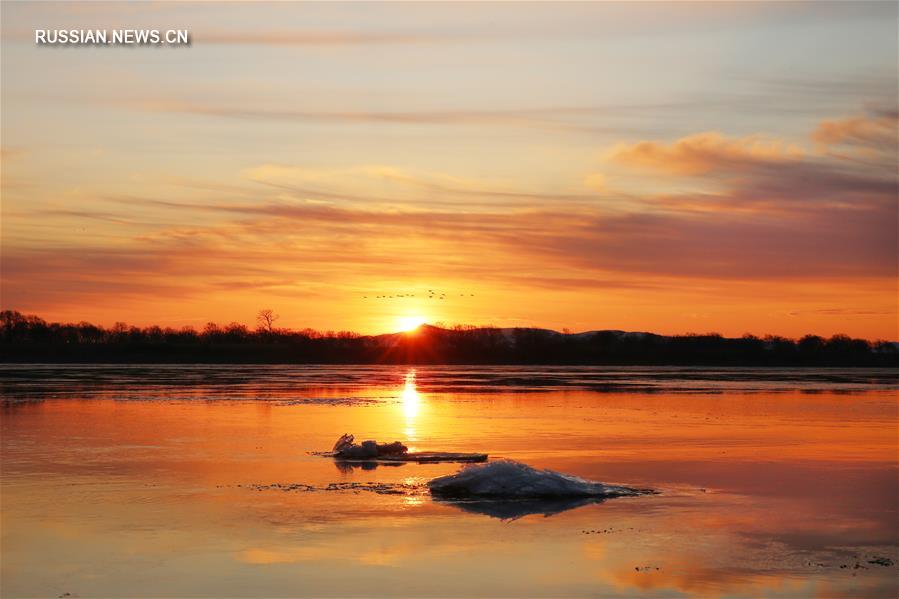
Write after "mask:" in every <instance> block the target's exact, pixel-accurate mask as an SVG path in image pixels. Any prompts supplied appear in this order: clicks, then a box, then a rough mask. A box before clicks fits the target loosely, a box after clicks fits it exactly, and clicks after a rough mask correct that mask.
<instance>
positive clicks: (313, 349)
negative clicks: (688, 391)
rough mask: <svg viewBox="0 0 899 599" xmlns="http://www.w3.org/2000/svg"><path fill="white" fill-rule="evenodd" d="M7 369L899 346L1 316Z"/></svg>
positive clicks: (839, 361) (776, 357)
mask: <svg viewBox="0 0 899 599" xmlns="http://www.w3.org/2000/svg"><path fill="white" fill-rule="evenodd" d="M0 361H3V362H107V363H116V362H118V363H128V362H133V363H141V362H150V363H152V362H173V363H203V362H208V363H319V364H617V365H636V364H647V365H661V364H671V365H693V364H695V365H746V366H750V365H753V366H764V365H770V366H787V365H795V366H896V365H899V347H897V344H896V343H892V342H887V341H878V342H873V343H872V342H869V341H866V340H864V339H852V338H850V337H847V336H845V335H835V336H833V337H830V338H829V339H824V338H822V337H818V336H814V335H807V336H805V337H803V338H802V339H799V340H798V341H796V340H792V339H786V338H784V337H775V336H767V337H762V338H760V337H754V336H751V335H746V336H744V337H741V338H739V339H729V338H724V337H722V336H721V335H717V334H707V335H677V336H663V335H654V334H651V333H624V332H621V331H596V332H591V333H579V334H564V333H557V332H555V331H548V330H544V329H523V328H520V329H497V328H491V327H480V328H478V327H463V326H457V327H453V328H438V327H432V326H427V325H425V326H422V327H421V328H420V329H419V330H418V331H416V332H415V333H412V334H404V333H397V334H392V335H376V336H362V335H358V334H355V333H349V332H337V333H335V332H327V333H321V332H317V331H313V330H311V329H304V330H290V329H277V328H273V327H272V326H271V323H269V326H268V327H265V326H260V327H259V328H257V329H250V328H248V327H247V326H245V325H243V324H239V323H231V324H229V325H227V326H219V325H216V324H213V323H209V324H207V325H206V326H205V327H204V328H203V329H202V330H196V329H194V328H192V327H184V328H180V329H174V328H169V327H166V328H162V327H158V326H151V327H143V328H140V327H134V326H128V325H125V324H123V323H117V324H116V325H114V326H112V327H110V328H105V327H102V326H97V325H94V324H91V323H87V322H81V323H78V324H71V323H68V324H61V323H48V322H46V321H44V320H43V319H41V318H38V317H37V316H28V315H23V314H20V313H19V312H15V311H11V310H7V311H3V312H0Z"/></svg>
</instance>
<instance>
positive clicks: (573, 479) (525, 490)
mask: <svg viewBox="0 0 899 599" xmlns="http://www.w3.org/2000/svg"><path fill="white" fill-rule="evenodd" d="M428 487H430V489H431V493H432V494H434V495H438V496H441V497H454V498H464V497H493V498H507V499H515V498H519V499H521V498H553V497H620V496H622V495H640V494H642V493H645V492H646V491H641V490H639V489H631V488H629V487H620V486H615V485H606V484H603V483H597V482H593V481H589V480H584V479H583V478H579V477H577V476H571V475H569V474H562V473H560V472H554V471H552V470H538V469H536V468H531V467H530V466H528V465H527V464H522V463H520V462H513V461H511V460H499V461H496V462H490V463H489V464H480V465H473V466H468V467H466V468H463V469H462V470H460V471H459V472H457V473H456V474H451V475H449V476H441V477H439V478H435V479H434V480H432V481H430V482H429V483H428Z"/></svg>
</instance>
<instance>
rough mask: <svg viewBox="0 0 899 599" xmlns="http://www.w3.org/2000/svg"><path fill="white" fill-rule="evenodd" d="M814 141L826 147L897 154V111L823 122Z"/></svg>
mask: <svg viewBox="0 0 899 599" xmlns="http://www.w3.org/2000/svg"><path fill="white" fill-rule="evenodd" d="M812 139H813V140H815V141H816V142H817V143H819V144H821V145H824V146H834V145H852V146H861V147H867V148H873V149H876V150H881V151H890V152H891V153H893V154H895V153H896V147H897V144H899V130H897V115H896V113H895V111H894V112H893V113H892V114H891V113H885V114H881V115H879V116H870V115H863V116H854V117H849V118H843V119H835V120H825V121H822V122H821V123H820V124H819V125H818V128H817V129H815V131H814V132H813V133H812Z"/></svg>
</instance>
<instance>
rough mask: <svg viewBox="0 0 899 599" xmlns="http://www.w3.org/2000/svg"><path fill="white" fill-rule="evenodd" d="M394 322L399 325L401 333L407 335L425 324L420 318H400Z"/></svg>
mask: <svg viewBox="0 0 899 599" xmlns="http://www.w3.org/2000/svg"><path fill="white" fill-rule="evenodd" d="M396 322H397V324H398V325H399V327H400V330H401V331H405V332H407V333H408V332H410V331H414V330H415V329H417V328H418V327H420V326H421V325H423V324H424V323H425V319H424V318H422V317H421V316H401V317H400V318H398V319H397V321H396Z"/></svg>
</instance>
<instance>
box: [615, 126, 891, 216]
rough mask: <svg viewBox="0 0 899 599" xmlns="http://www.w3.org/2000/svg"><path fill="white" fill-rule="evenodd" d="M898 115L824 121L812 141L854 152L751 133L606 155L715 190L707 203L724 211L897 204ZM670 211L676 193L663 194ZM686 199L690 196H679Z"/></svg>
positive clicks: (635, 146)
mask: <svg viewBox="0 0 899 599" xmlns="http://www.w3.org/2000/svg"><path fill="white" fill-rule="evenodd" d="M891 137H895V119H892V118H891V117H890V116H889V115H885V116H881V117H879V118H877V119H872V118H848V119H836V120H828V121H824V122H822V123H821V124H820V125H819V126H818V128H817V129H816V130H815V132H814V133H813V138H814V139H816V140H817V141H818V142H819V143H820V144H824V145H847V144H851V145H852V146H853V149H854V150H855V151H854V152H853V153H851V154H847V153H839V152H833V151H830V150H829V149H827V148H826V149H825V151H823V152H811V151H807V150H804V149H803V148H800V147H799V146H797V145H795V144H791V143H788V142H787V141H784V140H780V139H776V138H770V137H763V136H758V135H755V136H748V137H738V138H731V137H727V136H725V135H723V134H721V133H718V132H705V133H698V134H695V135H690V136H687V137H683V138H680V139H677V140H675V141H673V142H670V143H664V142H659V141H640V142H636V143H627V144H619V145H617V146H616V147H614V148H613V149H612V150H611V151H609V152H608V153H607V154H606V155H605V158H606V159H607V160H609V161H610V162H612V163H616V164H619V165H623V166H625V167H630V168H632V169H636V170H638V171H646V172H655V173H660V174H663V175H671V176H676V177H689V178H693V179H695V180H696V181H700V182H703V183H705V184H706V185H707V186H709V185H710V186H711V187H712V188H713V189H714V190H715V191H714V192H710V193H707V194H706V195H705V196H703V198H701V199H704V200H706V203H707V204H708V203H714V204H718V207H719V208H722V207H727V208H729V209H734V208H740V207H747V206H754V207H755V209H757V208H758V206H760V205H768V206H770V207H776V208H778V209H783V208H784V207H786V206H787V205H789V204H800V203H812V204H816V205H819V206H820V205H822V204H827V203H838V204H843V205H847V206H848V205H853V206H854V207H855V208H856V209H858V208H860V207H861V206H862V204H864V203H865V202H875V203H880V204H885V205H893V204H894V203H895V194H896V185H897V176H896V169H895V156H896V142H895V140H893V141H892V142H890V138H891ZM661 199H662V200H663V202H664V203H666V204H667V205H668V207H669V208H671V207H673V206H674V205H675V204H676V199H677V198H675V197H673V196H671V195H668V196H661ZM683 199H684V200H686V201H687V202H690V201H691V198H690V197H689V195H688V197H687V198H683Z"/></svg>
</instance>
